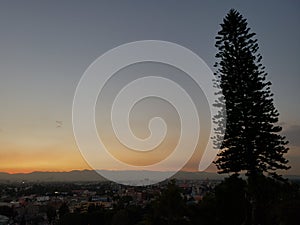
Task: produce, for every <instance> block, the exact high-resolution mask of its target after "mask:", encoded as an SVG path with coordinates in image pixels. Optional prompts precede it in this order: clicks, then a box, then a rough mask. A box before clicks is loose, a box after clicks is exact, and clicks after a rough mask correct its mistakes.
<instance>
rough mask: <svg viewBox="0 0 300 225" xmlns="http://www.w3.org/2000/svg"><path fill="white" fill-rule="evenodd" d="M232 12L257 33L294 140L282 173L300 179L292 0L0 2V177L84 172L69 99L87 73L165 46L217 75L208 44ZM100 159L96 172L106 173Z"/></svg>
mask: <svg viewBox="0 0 300 225" xmlns="http://www.w3.org/2000/svg"><path fill="white" fill-rule="evenodd" d="M100 2H101V3H100ZM231 8H235V9H237V10H238V11H239V12H240V13H241V14H242V15H243V16H244V17H245V18H247V20H248V23H249V26H250V27H251V29H252V31H253V32H255V33H256V34H257V36H256V37H257V39H258V43H259V47H260V52H261V54H262V56H263V63H264V65H265V66H266V71H267V72H268V79H269V80H270V81H271V82H272V83H273V85H272V91H273V92H274V95H275V96H274V99H275V105H276V107H277V109H278V111H279V112H280V124H281V125H282V126H283V128H284V131H283V134H284V135H286V136H287V139H288V140H289V141H290V144H289V147H290V151H289V153H288V154H287V158H288V159H289V160H290V165H291V166H292V169H290V171H289V172H288V173H289V174H298V175H300V138H299V137H300V117H299V115H300V96H299V85H300V63H299V52H300V30H299V23H300V13H299V12H300V3H299V2H297V1H264V2H263V3H262V2H261V1H87V2H84V1H1V2H0V34H1V36H0V78H1V82H0V103H1V110H0V113H1V116H0V172H10V173H16V172H31V171H69V170H74V169H90V167H89V165H88V164H87V163H86V162H85V160H84V159H83V157H82V156H81V154H80V151H79V149H78V148H77V146H76V142H75V138H74V135H73V130H72V101H73V97H74V93H75V89H76V86H77V84H78V82H79V80H80V78H81V76H82V74H83V73H84V71H85V70H86V69H87V67H88V66H89V65H90V64H91V63H92V62H93V61H94V60H95V59H96V58H98V57H99V56H100V55H102V54H103V53H105V52H106V51H108V50H110V49H112V48H114V47H117V46H119V45H121V44H125V43H127V42H132V41H138V40H164V41H170V42H174V43H177V44H180V45H182V46H184V47H186V48H189V49H190V50H192V51H193V52H195V53H196V54H198V55H199V56H200V57H201V58H202V59H204V60H205V62H206V63H207V64H208V66H209V67H210V68H211V69H212V70H213V64H214V62H215V58H214V56H215V53H216V48H215V47H214V43H215V39H214V38H215V36H216V33H217V31H218V30H219V29H220V26H219V24H220V23H221V22H222V19H223V17H224V16H225V15H226V13H227V12H228V11H229V9H231ZM158 104H161V103H160V102H158ZM99 110H101V109H99ZM169 110H170V111H172V108H169ZM96 120H99V121H101V115H97V116H96ZM57 121H62V124H60V122H59V123H58V122H57ZM137 124H138V122H137ZM174 126H175V125H174ZM101 129H102V130H103V128H101ZM173 131H175V133H176V132H177V131H176V128H175V129H173ZM174 135H175V136H172V137H173V138H174V137H176V134H174ZM142 136H143V135H142ZM108 139H110V137H108ZM114 143H115V142H111V145H112V146H113V145H114ZM171 143H173V144H174V140H173V139H172V140H171ZM173 144H171V145H173ZM117 154H118V153H117ZM166 154H167V153H166ZM120 157H121V156H120ZM124 157H126V155H125V156H124ZM197 159H198V158H197V157H196V158H195V162H191V165H190V166H189V165H188V166H187V167H186V168H188V169H189V168H194V167H193V165H194V164H196V163H197V162H196V161H197ZM149 160H150V161H151V160H152V158H149ZM105 163H106V162H105V161H103V166H99V169H102V168H109V165H106V164H105ZM193 163H194V164H193ZM109 169H121V168H109ZM208 171H214V168H213V166H212V167H210V168H209V169H208Z"/></svg>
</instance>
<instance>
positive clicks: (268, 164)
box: [215, 9, 289, 176]
mask: <svg viewBox="0 0 300 225" xmlns="http://www.w3.org/2000/svg"><path fill="white" fill-rule="evenodd" d="M215 46H216V48H217V49H218V53H217V54H216V58H217V62H216V64H215V67H216V72H215V76H216V79H215V85H217V86H218V87H220V88H221V89H222V92H223V97H224V98H221V97H220V98H219V100H218V102H217V103H216V106H217V107H220V114H219V116H216V117H215V122H216V123H218V125H219V128H220V129H221V127H222V126H223V125H224V123H225V121H224V119H223V118H222V117H221V116H220V115H222V113H223V112H222V109H225V107H224V106H226V111H225V110H224V111H225V112H226V117H227V120H226V130H225V136H224V140H223V142H222V144H221V151H220V153H219V154H218V156H219V158H218V159H217V160H216V162H215V163H216V165H217V168H218V169H219V173H240V172H246V175H248V176H252V175H253V176H255V175H257V174H262V173H263V172H268V173H269V174H270V175H273V176H277V172H276V170H278V169H283V170H286V169H289V167H288V166H287V162H288V161H287V160H286V159H285V158H284V154H285V153H287V151H288V148H287V147H286V144H287V141H285V137H283V136H281V135H280V134H279V132H280V131H281V130H282V128H281V127H280V126H278V125H277V122H278V116H279V113H278V111H277V110H276V109H275V107H274V104H273V94H272V93H271V90H270V85H271V82H270V81H267V80H266V76H267V73H266V72H265V71H264V69H265V67H264V66H263V65H262V64H261V60H262V57H261V55H260V54H259V53H258V44H257V39H255V33H252V32H250V28H249V27H248V24H247V21H246V19H244V18H243V17H242V15H241V14H240V13H239V12H237V11H236V10H234V9H231V10H230V11H229V13H228V14H227V15H226V17H225V18H224V20H223V23H222V24H221V30H220V31H219V32H218V35H217V36H216V45H215ZM215 141H216V143H220V142H221V141H222V140H221V139H220V138H219V136H216V137H215Z"/></svg>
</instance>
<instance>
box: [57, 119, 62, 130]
mask: <svg viewBox="0 0 300 225" xmlns="http://www.w3.org/2000/svg"><path fill="white" fill-rule="evenodd" d="M62 125H63V121H61V120H56V128H61V127H62Z"/></svg>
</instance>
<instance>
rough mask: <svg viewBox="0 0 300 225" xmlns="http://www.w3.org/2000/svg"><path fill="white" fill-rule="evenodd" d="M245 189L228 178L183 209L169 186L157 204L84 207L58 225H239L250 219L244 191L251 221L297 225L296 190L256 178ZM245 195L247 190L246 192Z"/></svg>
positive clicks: (299, 204)
mask: <svg viewBox="0 0 300 225" xmlns="http://www.w3.org/2000/svg"><path fill="white" fill-rule="evenodd" d="M257 179H258V180H257V183H256V185H254V186H250V185H249V184H248V183H247V182H246V181H245V180H243V179H241V178H239V177H237V176H235V175H233V176H231V177H229V178H227V179H225V180H224V181H223V182H222V183H220V184H219V185H217V186H216V187H215V188H214V190H212V191H211V192H209V193H207V194H206V195H205V196H204V198H203V199H202V200H201V201H200V202H199V203H190V204H189V203H188V202H187V201H186V199H184V198H183V197H182V195H181V189H180V188H179V187H178V186H177V185H176V184H175V182H170V183H169V184H168V185H167V188H166V189H165V190H164V191H163V192H162V194H161V195H160V196H159V197H158V198H157V200H155V201H153V202H151V203H149V204H148V205H145V206H137V205H130V202H126V201H124V202H120V203H119V204H118V205H115V207H114V208H113V209H104V208H103V207H89V208H88V211H87V212H85V213H79V212H77V213H76V212H74V213H68V209H67V207H66V208H65V209H64V213H63V215H61V218H60V220H59V221H58V223H57V224H60V225H88V224H89V225H100V224H105V225H150V224H151V225H160V224H161V225H166V224H168V225H180V224H182V225H192V224H193V225H196V224H199V225H242V224H247V221H248V218H249V217H251V213H252V210H251V209H252V204H253V203H252V202H250V199H249V198H248V193H249V191H250V192H251V193H253V192H257V202H256V204H255V205H256V210H257V213H256V214H255V215H256V216H257V218H256V220H257V221H260V222H259V224H263V225H269V224H270V225H297V224H299V215H298V213H299V212H300V192H299V186H298V184H295V183H290V182H278V181H275V180H273V179H270V178H266V177H264V176H261V177H259V178H257ZM250 189H251V190H250Z"/></svg>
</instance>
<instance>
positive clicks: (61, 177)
mask: <svg viewBox="0 0 300 225" xmlns="http://www.w3.org/2000/svg"><path fill="white" fill-rule="evenodd" d="M105 172H106V173H108V174H116V173H117V174H121V175H122V176H123V175H124V180H134V178H135V177H137V174H140V173H144V174H145V177H147V174H149V173H158V172H151V171H105ZM159 173H167V172H159ZM226 176H227V175H220V174H217V173H210V172H186V171H179V172H178V173H176V174H175V175H174V176H173V178H176V179H179V180H206V179H209V180H222V179H224V177H226ZM285 177H287V178H289V179H293V180H300V176H292V175H290V176H285ZM22 181H25V182H95V181H106V179H105V178H104V177H102V176H101V175H99V174H98V173H97V172H96V171H94V170H81V171H80V170H73V171H70V172H32V173H16V174H9V173H3V172H2V173H1V172H0V183H7V182H22Z"/></svg>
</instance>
